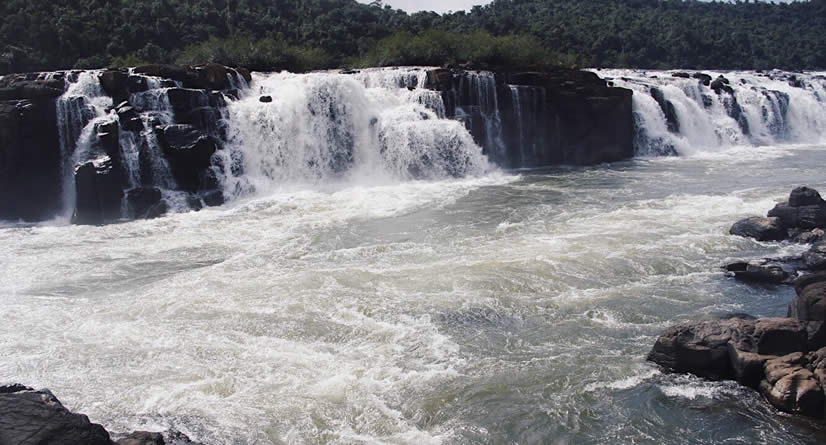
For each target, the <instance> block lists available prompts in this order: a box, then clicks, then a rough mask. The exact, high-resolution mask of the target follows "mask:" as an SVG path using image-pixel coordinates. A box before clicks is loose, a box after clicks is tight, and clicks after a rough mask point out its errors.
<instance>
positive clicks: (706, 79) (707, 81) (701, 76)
mask: <svg viewBox="0 0 826 445" xmlns="http://www.w3.org/2000/svg"><path fill="white" fill-rule="evenodd" d="M691 77H693V78H695V79H698V80H699V81H700V82H701V83H702V84H703V85H705V86H709V85H711V76H709V75H708V74H706V73H694V74H692V75H691Z"/></svg>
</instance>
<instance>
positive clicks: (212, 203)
mask: <svg viewBox="0 0 826 445" xmlns="http://www.w3.org/2000/svg"><path fill="white" fill-rule="evenodd" d="M202 198H203V200H204V204H205V205H206V206H207V207H218V206H221V205H224V192H222V191H220V190H212V191H210V192H207V193H204V194H203V195H202Z"/></svg>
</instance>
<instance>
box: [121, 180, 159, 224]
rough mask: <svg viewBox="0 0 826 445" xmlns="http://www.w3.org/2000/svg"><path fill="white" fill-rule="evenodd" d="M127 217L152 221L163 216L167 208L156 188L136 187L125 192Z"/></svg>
mask: <svg viewBox="0 0 826 445" xmlns="http://www.w3.org/2000/svg"><path fill="white" fill-rule="evenodd" d="M126 202H127V203H128V204H129V215H130V217H132V218H134V219H153V218H158V217H160V216H163V215H164V214H165V213H166V212H168V211H169V206H168V205H167V203H166V201H165V200H164V199H163V195H162V194H161V190H160V189H158V188H156V187H138V188H135V189H132V190H129V191H128V192H126Z"/></svg>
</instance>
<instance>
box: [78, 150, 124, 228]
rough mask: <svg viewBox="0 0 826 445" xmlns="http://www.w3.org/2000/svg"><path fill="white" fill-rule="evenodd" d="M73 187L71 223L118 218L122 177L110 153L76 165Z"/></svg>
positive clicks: (91, 223) (96, 221) (106, 220)
mask: <svg viewBox="0 0 826 445" xmlns="http://www.w3.org/2000/svg"><path fill="white" fill-rule="evenodd" d="M75 190H76V203H75V211H74V215H73V216H72V222H73V223H75V224H89V225H96V224H103V223H106V222H109V221H114V220H117V219H119V218H120V216H121V214H120V210H121V200H122V199H123V186H122V177H121V175H120V172H119V171H118V169H117V168H115V166H114V164H113V163H112V159H111V158H110V157H109V156H103V157H101V158H98V159H95V160H92V161H87V162H85V163H83V164H81V165H79V166H78V167H77V168H76V169H75Z"/></svg>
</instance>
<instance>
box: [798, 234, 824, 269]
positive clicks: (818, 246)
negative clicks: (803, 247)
mask: <svg viewBox="0 0 826 445" xmlns="http://www.w3.org/2000/svg"><path fill="white" fill-rule="evenodd" d="M803 261H804V262H805V263H806V266H807V267H808V268H809V269H811V270H826V241H821V242H818V243H815V244H814V245H813V246H812V248H811V249H809V251H807V252H803Z"/></svg>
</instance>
